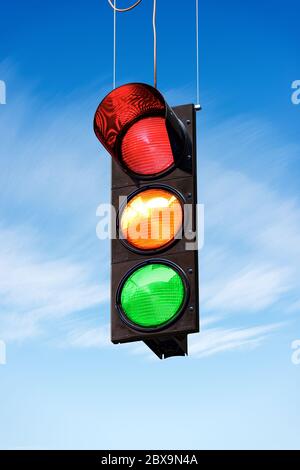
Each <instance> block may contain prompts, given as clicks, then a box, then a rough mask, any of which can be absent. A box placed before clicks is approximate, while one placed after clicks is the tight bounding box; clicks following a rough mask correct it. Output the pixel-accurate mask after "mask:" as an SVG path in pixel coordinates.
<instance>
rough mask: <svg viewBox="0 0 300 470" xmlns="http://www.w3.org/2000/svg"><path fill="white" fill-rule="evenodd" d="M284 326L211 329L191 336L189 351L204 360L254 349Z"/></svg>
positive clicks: (270, 325)
mask: <svg viewBox="0 0 300 470" xmlns="http://www.w3.org/2000/svg"><path fill="white" fill-rule="evenodd" d="M282 326H283V325H282V324H280V323H277V324H276V323H275V324H269V325H262V326H255V327H250V328H209V329H207V330H204V331H203V332H202V333H201V335H192V336H191V338H190V344H189V351H190V354H191V355H192V356H195V357H198V358H202V357H208V356H212V355H214V354H218V353H221V352H226V351H234V350H242V349H248V350H249V349H253V348H256V347H258V346H259V345H260V344H261V343H262V342H263V341H264V340H265V339H266V338H267V337H268V336H269V335H270V333H273V332H274V331H276V330H278V329H279V328H281V327H282Z"/></svg>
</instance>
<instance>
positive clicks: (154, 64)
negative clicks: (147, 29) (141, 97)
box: [152, 0, 157, 88]
mask: <svg viewBox="0 0 300 470" xmlns="http://www.w3.org/2000/svg"><path fill="white" fill-rule="evenodd" d="M152 25H153V72H154V88H157V34H156V0H153V16H152Z"/></svg>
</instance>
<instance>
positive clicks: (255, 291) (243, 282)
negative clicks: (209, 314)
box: [203, 266, 290, 313]
mask: <svg viewBox="0 0 300 470" xmlns="http://www.w3.org/2000/svg"><path fill="white" fill-rule="evenodd" d="M288 278H289V271H288V270H287V269H280V268H271V267H267V266H255V267H253V268H251V267H246V268H245V269H244V270H242V271H240V272H237V273H235V274H234V275H233V276H232V277H230V278H229V279H226V278H225V279H224V278H223V279H222V280H221V279H219V281H218V282H208V283H207V284H206V285H205V286H204V289H203V290H204V298H203V305H204V308H205V310H207V311H213V312H216V311H220V310H221V311H225V312H232V313H233V312H257V311H259V310H263V309H265V308H267V307H269V306H270V305H273V304H274V303H275V302H276V301H277V300H278V299H279V298H280V296H281V295H282V294H283V293H285V292H287V291H288V290H289V288H290V284H289V280H288Z"/></svg>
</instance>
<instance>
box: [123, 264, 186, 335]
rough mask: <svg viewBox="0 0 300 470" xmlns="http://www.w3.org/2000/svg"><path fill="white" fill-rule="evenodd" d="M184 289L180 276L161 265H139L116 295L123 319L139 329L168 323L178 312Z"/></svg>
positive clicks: (184, 292)
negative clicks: (118, 294) (118, 295)
mask: <svg viewBox="0 0 300 470" xmlns="http://www.w3.org/2000/svg"><path fill="white" fill-rule="evenodd" d="M185 295H186V287H185V285H184V282H183V280H182V277H181V276H180V274H179V273H178V272H177V271H176V270H175V269H173V268H172V267H170V266H168V265H167V264H162V263H151V264H147V265H143V266H141V267H140V268H138V269H136V270H135V271H134V272H133V273H131V274H130V275H129V276H128V278H127V279H126V281H125V282H124V284H123V286H122V288H121V293H120V304H121V309H122V311H123V313H124V315H125V317H126V318H127V319H128V320H129V321H130V322H131V323H133V324H135V325H137V326H139V327H142V328H157V327H160V326H162V325H164V324H165V323H169V322H170V321H171V320H172V319H174V318H175V317H176V316H177V315H178V314H179V313H180V311H181V307H182V305H183V303H184V299H185Z"/></svg>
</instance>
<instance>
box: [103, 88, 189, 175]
mask: <svg viewBox="0 0 300 470" xmlns="http://www.w3.org/2000/svg"><path fill="white" fill-rule="evenodd" d="M94 130H95V133H96V136H97V137H98V139H99V140H100V142H101V143H102V144H103V145H104V147H105V148H106V149H107V150H108V152H109V153H110V154H111V155H112V157H114V158H115V159H116V160H117V161H118V162H119V164H121V166H123V167H125V169H127V170H128V172H129V173H132V174H133V175H135V176H137V177H139V176H140V177H141V178H142V177H145V178H151V177H152V176H153V177H155V176H157V175H160V174H164V173H165V172H166V171H168V170H169V169H171V168H172V166H175V163H176V160H178V159H179V158H181V157H182V155H183V151H184V146H185V143H186V136H185V133H184V130H183V127H182V123H180V121H179V119H178V118H177V116H175V114H174V113H173V112H172V111H171V110H170V108H169V107H168V105H167V104H166V102H165V100H164V98H163V96H162V95H161V93H160V92H159V91H158V90H157V89H155V88H153V87H152V86H150V85H146V84H143V83H130V84H127V85H122V86H120V87H119V88H116V89H114V90H113V91H111V92H110V93H109V94H108V95H107V96H106V97H105V98H104V99H103V100H102V102H101V103H100V105H99V106H98V109H97V111H96V114H95V119H94Z"/></svg>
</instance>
